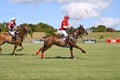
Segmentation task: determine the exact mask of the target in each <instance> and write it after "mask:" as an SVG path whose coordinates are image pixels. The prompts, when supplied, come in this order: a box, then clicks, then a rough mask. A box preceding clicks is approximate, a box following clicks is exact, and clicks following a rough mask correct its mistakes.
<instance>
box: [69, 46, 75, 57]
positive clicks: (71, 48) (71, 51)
mask: <svg viewBox="0 0 120 80" xmlns="http://www.w3.org/2000/svg"><path fill="white" fill-rule="evenodd" d="M70 53H71V58H72V59H74V56H73V47H70Z"/></svg>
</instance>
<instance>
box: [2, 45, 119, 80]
mask: <svg viewBox="0 0 120 80" xmlns="http://www.w3.org/2000/svg"><path fill="white" fill-rule="evenodd" d="M79 45H80V46H81V47H82V48H83V49H85V50H86V51H87V52H88V55H85V54H82V53H81V52H80V51H79V50H77V49H74V55H75V57H76V58H77V59H76V60H73V59H69V57H70V54H69V49H67V48H61V47H57V46H53V47H52V48H50V49H49V50H48V51H46V53H45V57H46V58H45V59H40V55H38V56H32V55H33V53H35V52H36V51H37V50H38V49H39V48H40V47H41V46H42V45H41V44H23V46H24V50H23V51H22V52H16V54H18V55H16V56H12V55H9V54H10V53H11V52H12V49H13V45H9V44H5V45H3V46H2V49H3V52H2V55H0V80H120V44H106V43H102V44H100V43H97V44H82V43H81V44H79Z"/></svg>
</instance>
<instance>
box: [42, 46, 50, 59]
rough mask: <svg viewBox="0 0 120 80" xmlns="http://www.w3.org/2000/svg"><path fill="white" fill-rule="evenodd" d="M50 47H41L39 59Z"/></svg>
mask: <svg viewBox="0 0 120 80" xmlns="http://www.w3.org/2000/svg"><path fill="white" fill-rule="evenodd" d="M51 46H52V45H51ZM51 46H43V47H42V48H41V50H42V53H41V59H43V58H44V52H45V51H46V50H48V49H49V48H50V47H51Z"/></svg>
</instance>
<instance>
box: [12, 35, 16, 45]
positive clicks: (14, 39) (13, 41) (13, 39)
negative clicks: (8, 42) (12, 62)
mask: <svg viewBox="0 0 120 80" xmlns="http://www.w3.org/2000/svg"><path fill="white" fill-rule="evenodd" d="M15 41H16V35H15V36H12V43H13V44H14V43H15Z"/></svg>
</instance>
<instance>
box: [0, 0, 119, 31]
mask: <svg viewBox="0 0 120 80" xmlns="http://www.w3.org/2000/svg"><path fill="white" fill-rule="evenodd" d="M119 5H120V0H1V1H0V23H2V22H9V21H11V18H13V17H14V18H16V19H17V21H16V23H17V25H20V24H23V23H27V24H37V23H40V22H43V23H46V24H49V25H51V26H53V27H54V28H55V29H59V28H60V25H61V21H62V20H63V18H64V15H69V17H70V19H69V24H70V25H71V26H73V27H75V28H77V27H78V26H79V25H80V24H82V25H84V27H85V28H90V27H92V26H97V25H105V26H107V27H112V28H114V29H116V30H120V10H119V9H120V6H119Z"/></svg>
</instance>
